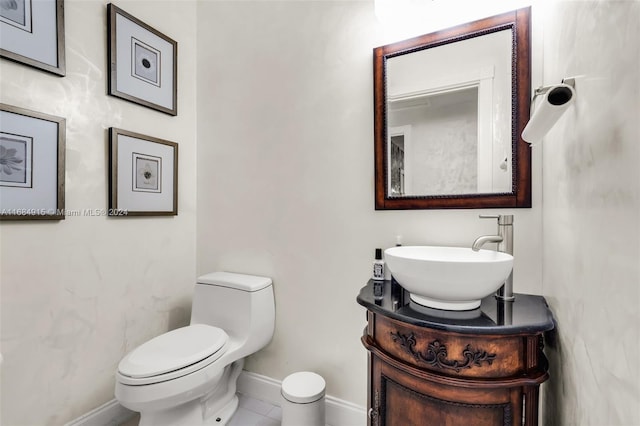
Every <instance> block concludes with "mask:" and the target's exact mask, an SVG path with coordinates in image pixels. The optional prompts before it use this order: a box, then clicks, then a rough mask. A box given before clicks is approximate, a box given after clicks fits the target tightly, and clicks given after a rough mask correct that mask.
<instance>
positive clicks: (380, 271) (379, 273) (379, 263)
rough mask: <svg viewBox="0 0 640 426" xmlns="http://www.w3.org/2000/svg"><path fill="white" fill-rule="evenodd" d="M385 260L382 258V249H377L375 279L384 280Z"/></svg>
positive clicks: (374, 267)
mask: <svg viewBox="0 0 640 426" xmlns="http://www.w3.org/2000/svg"><path fill="white" fill-rule="evenodd" d="M384 269H385V268H384V260H382V249H381V248H377V249H376V258H375V260H374V261H373V277H372V278H373V280H374V281H384Z"/></svg>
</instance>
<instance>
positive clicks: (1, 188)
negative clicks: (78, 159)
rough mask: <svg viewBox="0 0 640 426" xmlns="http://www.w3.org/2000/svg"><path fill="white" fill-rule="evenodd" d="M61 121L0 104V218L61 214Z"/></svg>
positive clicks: (62, 187) (60, 119)
mask: <svg viewBox="0 0 640 426" xmlns="http://www.w3.org/2000/svg"><path fill="white" fill-rule="evenodd" d="M65 126H66V121H65V119H64V118H60V117H55V116H53V115H48V114H42V113H39V112H35V111H30V110H27V109H24V108H18V107H15V106H11V105H6V104H0V220H6V219H10V220H19V219H55V220H60V219H64V218H65V214H64V172H65Z"/></svg>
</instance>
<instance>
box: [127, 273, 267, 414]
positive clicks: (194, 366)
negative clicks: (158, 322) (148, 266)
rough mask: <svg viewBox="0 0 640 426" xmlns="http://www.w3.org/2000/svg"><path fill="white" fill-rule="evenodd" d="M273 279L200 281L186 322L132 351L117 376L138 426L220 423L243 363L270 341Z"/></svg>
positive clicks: (219, 276) (228, 276) (229, 409)
mask: <svg viewBox="0 0 640 426" xmlns="http://www.w3.org/2000/svg"><path fill="white" fill-rule="evenodd" d="M274 326H275V305H274V301H273V286H272V282H271V279H269V278H266V277H257V276H253V275H244V274H235V273H229V272H214V273H211V274H207V275H204V276H202V277H200V278H198V282H197V283H196V286H195V290H194V294H193V300H192V311H191V322H190V325H188V326H186V327H182V328H179V329H176V330H173V331H170V332H168V333H165V334H162V335H160V336H157V337H155V338H153V339H151V340H149V341H148V342H146V343H144V344H142V345H140V346H139V347H137V348H135V349H134V350H132V351H131V352H129V353H128V354H127V355H126V356H125V357H124V358H123V359H122V361H120V364H119V366H118V371H117V373H116V386H115V396H116V399H117V400H118V402H120V404H122V405H123V406H125V407H127V408H129V409H130V410H133V411H138V412H140V423H139V424H140V426H178V425H180V426H184V425H190V426H191V425H193V426H198V425H224V424H226V423H227V422H228V421H229V419H230V418H231V416H232V415H233V413H234V412H235V410H236V408H237V406H238V398H237V396H236V382H237V379H238V376H239V374H240V372H241V371H242V366H243V364H244V358H245V357H246V356H247V355H250V354H252V353H254V352H257V351H258V350H260V349H262V348H263V347H264V346H266V345H267V344H268V343H269V341H271V338H272V336H273V331H274Z"/></svg>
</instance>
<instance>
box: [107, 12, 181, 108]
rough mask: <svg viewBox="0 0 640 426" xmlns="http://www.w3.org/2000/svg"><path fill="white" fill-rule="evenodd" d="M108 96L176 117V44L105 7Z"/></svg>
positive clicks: (121, 13)
mask: <svg viewBox="0 0 640 426" xmlns="http://www.w3.org/2000/svg"><path fill="white" fill-rule="evenodd" d="M107 15H108V19H109V23H108V26H107V29H108V35H107V40H108V46H107V49H108V52H109V84H108V85H109V95H112V96H116V97H118V98H122V99H126V100H128V101H131V102H135V103H137V104H140V105H144V106H146V107H149V108H153V109H156V110H158V111H162V112H164V113H166V114H169V115H178V105H177V104H178V101H177V97H178V58H177V56H178V43H177V42H176V41H174V40H172V39H170V38H169V37H167V36H166V35H164V34H162V33H160V32H159V31H157V30H155V29H154V28H152V27H150V26H149V25H147V24H145V23H144V22H142V21H140V20H139V19H137V18H135V17H133V16H132V15H130V14H128V13H127V12H125V11H124V10H122V9H120V8H118V7H117V6H114V5H113V4H111V3H110V4H108V5H107Z"/></svg>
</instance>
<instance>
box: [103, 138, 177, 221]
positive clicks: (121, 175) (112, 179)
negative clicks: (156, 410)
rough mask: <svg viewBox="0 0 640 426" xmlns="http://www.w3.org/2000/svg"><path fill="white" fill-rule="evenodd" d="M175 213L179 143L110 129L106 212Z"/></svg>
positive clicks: (165, 214)
mask: <svg viewBox="0 0 640 426" xmlns="http://www.w3.org/2000/svg"><path fill="white" fill-rule="evenodd" d="M177 214H178V144H177V143H175V142H170V141H166V140H163V139H158V138H154V137H151V136H146V135H141V134H139V133H134V132H129V131H126V130H122V129H116V128H114V127H111V128H110V129H109V215H110V216H136V215H137V216H171V215H177Z"/></svg>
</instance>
